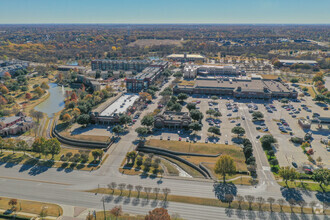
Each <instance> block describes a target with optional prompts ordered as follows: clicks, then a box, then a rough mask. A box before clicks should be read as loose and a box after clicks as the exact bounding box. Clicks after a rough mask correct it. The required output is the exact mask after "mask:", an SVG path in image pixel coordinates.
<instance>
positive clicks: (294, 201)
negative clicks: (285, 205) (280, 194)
mask: <svg viewBox="0 0 330 220" xmlns="http://www.w3.org/2000/svg"><path fill="white" fill-rule="evenodd" d="M288 202H289V205H290V208H291V212H293V206H294V205H295V204H296V200H295V199H289V201H288Z"/></svg>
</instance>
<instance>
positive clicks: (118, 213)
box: [110, 206, 123, 219]
mask: <svg viewBox="0 0 330 220" xmlns="http://www.w3.org/2000/svg"><path fill="white" fill-rule="evenodd" d="M110 213H111V214H113V215H114V216H115V217H116V219H117V218H118V217H119V216H121V215H122V214H123V209H122V208H121V206H115V207H113V208H112V209H111V210H110ZM110 218H111V217H110Z"/></svg>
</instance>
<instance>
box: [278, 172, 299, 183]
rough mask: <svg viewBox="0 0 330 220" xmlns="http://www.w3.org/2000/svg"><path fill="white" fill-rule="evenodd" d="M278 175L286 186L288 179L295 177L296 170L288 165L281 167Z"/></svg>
mask: <svg viewBox="0 0 330 220" xmlns="http://www.w3.org/2000/svg"><path fill="white" fill-rule="evenodd" d="M278 174H279V175H280V177H282V178H283V180H284V181H285V184H286V186H287V187H288V180H294V179H296V178H297V175H298V174H297V171H296V170H295V169H294V168H290V167H281V168H280V170H279V173H278Z"/></svg>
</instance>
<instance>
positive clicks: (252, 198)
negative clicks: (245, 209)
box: [245, 195, 255, 210]
mask: <svg viewBox="0 0 330 220" xmlns="http://www.w3.org/2000/svg"><path fill="white" fill-rule="evenodd" d="M245 199H246V201H247V202H248V203H249V209H250V210H251V209H252V203H253V202H254V199H255V197H254V196H251V195H246V196H245Z"/></svg>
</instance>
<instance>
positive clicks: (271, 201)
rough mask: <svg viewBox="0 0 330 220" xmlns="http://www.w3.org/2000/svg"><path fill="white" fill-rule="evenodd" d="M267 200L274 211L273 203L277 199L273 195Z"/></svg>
mask: <svg viewBox="0 0 330 220" xmlns="http://www.w3.org/2000/svg"><path fill="white" fill-rule="evenodd" d="M267 202H268V203H269V208H270V211H271V212H272V211H273V203H274V202H275V199H274V198H273V197H269V198H268V199H267Z"/></svg>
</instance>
